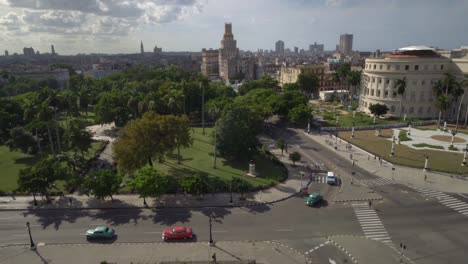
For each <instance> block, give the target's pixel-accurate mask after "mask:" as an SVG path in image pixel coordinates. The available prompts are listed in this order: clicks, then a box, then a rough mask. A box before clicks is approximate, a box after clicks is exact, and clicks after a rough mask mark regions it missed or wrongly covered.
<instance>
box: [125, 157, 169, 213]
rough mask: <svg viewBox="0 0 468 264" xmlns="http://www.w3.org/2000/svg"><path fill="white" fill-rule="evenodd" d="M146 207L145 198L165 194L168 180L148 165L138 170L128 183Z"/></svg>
mask: <svg viewBox="0 0 468 264" xmlns="http://www.w3.org/2000/svg"><path fill="white" fill-rule="evenodd" d="M130 186H131V187H132V188H133V189H135V190H136V191H137V192H138V194H140V197H142V198H143V204H144V205H146V197H152V198H156V197H159V196H161V195H162V194H164V193H166V191H167V189H168V187H169V178H168V177H167V176H166V175H163V174H162V173H160V172H158V171H156V170H155V169H154V168H153V167H150V166H148V165H146V166H144V167H143V168H141V169H139V170H138V171H137V173H136V175H135V178H133V180H132V181H131V183H130Z"/></svg>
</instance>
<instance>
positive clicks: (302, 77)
mask: <svg viewBox="0 0 468 264" xmlns="http://www.w3.org/2000/svg"><path fill="white" fill-rule="evenodd" d="M297 85H298V86H299V89H301V91H302V92H304V93H306V94H307V95H308V96H309V95H310V94H314V95H316V94H317V91H318V88H319V86H320V80H319V78H318V77H317V75H315V74H313V73H308V72H307V73H301V74H299V76H298V78H297Z"/></svg>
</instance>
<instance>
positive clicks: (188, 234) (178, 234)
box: [162, 226, 193, 241]
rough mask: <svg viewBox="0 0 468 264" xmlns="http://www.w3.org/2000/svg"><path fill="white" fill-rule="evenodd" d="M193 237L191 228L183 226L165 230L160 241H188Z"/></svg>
mask: <svg viewBox="0 0 468 264" xmlns="http://www.w3.org/2000/svg"><path fill="white" fill-rule="evenodd" d="M192 237H193V231H192V229H191V228H187V227H185V226H175V227H173V228H166V229H164V231H163V233H162V239H163V240H164V241H168V240H173V239H188V238H192Z"/></svg>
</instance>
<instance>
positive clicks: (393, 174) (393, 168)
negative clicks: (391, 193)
mask: <svg viewBox="0 0 468 264" xmlns="http://www.w3.org/2000/svg"><path fill="white" fill-rule="evenodd" d="M394 176H395V167H392V180H395V179H394Z"/></svg>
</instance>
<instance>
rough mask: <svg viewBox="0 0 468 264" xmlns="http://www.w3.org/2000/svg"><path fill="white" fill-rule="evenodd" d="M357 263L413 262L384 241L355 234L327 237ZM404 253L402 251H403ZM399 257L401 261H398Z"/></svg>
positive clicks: (391, 263)
mask: <svg viewBox="0 0 468 264" xmlns="http://www.w3.org/2000/svg"><path fill="white" fill-rule="evenodd" d="M328 239H329V240H330V241H331V242H332V243H333V244H334V245H335V246H337V247H338V248H340V249H341V250H343V251H344V252H345V253H346V254H348V255H349V256H350V257H351V258H352V259H353V261H354V263H359V264H375V263H379V264H396V263H414V262H413V261H411V260H410V259H408V258H406V257H405V256H404V255H400V252H399V251H398V250H397V249H395V248H393V247H392V246H388V245H387V244H385V243H382V242H378V241H375V240H373V239H369V238H363V237H357V236H332V237H329V238H328ZM403 254H404V252H403ZM400 259H401V260H402V262H400Z"/></svg>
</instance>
